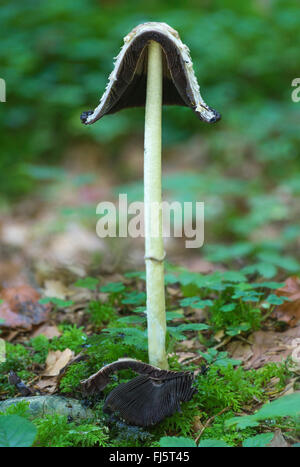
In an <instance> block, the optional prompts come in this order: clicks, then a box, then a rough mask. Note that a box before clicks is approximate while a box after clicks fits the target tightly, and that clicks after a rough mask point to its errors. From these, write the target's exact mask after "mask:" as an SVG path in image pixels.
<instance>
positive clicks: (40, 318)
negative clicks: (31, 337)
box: [0, 284, 51, 329]
mask: <svg viewBox="0 0 300 467" xmlns="http://www.w3.org/2000/svg"><path fill="white" fill-rule="evenodd" d="M1 298H2V300H4V302H3V303H2V304H1V305H0V319H1V320H4V322H2V323H0V326H2V327H5V328H23V329H31V328H32V326H33V325H37V324H40V323H43V322H44V321H46V320H47V318H48V316H49V312H50V310H51V305H49V304H47V305H42V304H40V303H39V302H38V300H39V299H40V294H39V293H38V292H37V291H36V290H35V289H33V288H32V287H30V286H29V285H26V284H24V285H20V286H16V287H10V288H7V289H4V290H3V291H2V293H1Z"/></svg>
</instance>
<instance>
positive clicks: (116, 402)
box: [81, 358, 196, 426]
mask: <svg viewBox="0 0 300 467" xmlns="http://www.w3.org/2000/svg"><path fill="white" fill-rule="evenodd" d="M124 369H131V370H133V371H134V372H136V373H139V375H140V376H137V377H136V378H133V379H132V380H130V381H129V382H127V383H122V384H120V385H119V386H118V387H117V388H115V389H113V391H111V392H110V393H109V395H108V396H107V399H106V401H105V405H104V408H105V410H106V411H112V412H116V413H117V414H118V415H119V417H120V418H121V419H123V420H124V421H125V422H126V423H128V424H131V425H137V426H150V425H155V424H156V423H159V422H160V421H162V420H163V419H164V418H165V417H169V416H170V415H172V414H173V413H175V412H176V411H177V410H180V403H181V402H186V401H189V400H190V399H191V398H192V397H193V394H194V393H195V392H196V390H195V389H194V388H193V387H192V386H193V381H194V375H193V373H191V372H184V371H170V370H161V369H160V368H157V367H154V366H152V365H149V364H148V363H144V362H141V361H139V360H133V359H130V358H124V359H120V360H117V361H116V362H113V363H110V364H108V365H105V366H104V367H103V368H101V369H100V370H99V371H98V372H97V373H95V374H94V375H91V376H90V377H89V378H87V379H86V380H84V381H82V382H81V387H82V390H83V392H84V394H85V395H87V396H91V395H94V394H97V393H99V392H100V391H102V390H103V389H104V388H105V387H106V386H107V384H109V382H110V375H111V374H112V373H115V372H116V371H120V370H124Z"/></svg>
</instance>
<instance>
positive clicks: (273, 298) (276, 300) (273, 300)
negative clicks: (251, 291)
mask: <svg viewBox="0 0 300 467" xmlns="http://www.w3.org/2000/svg"><path fill="white" fill-rule="evenodd" d="M285 301H290V299H289V298H288V297H283V296H282V295H281V296H280V297H279V296H278V295H275V294H270V295H269V296H268V297H267V298H266V302H268V303H269V304H270V305H282V303H284V302H285Z"/></svg>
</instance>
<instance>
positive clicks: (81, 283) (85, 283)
mask: <svg viewBox="0 0 300 467" xmlns="http://www.w3.org/2000/svg"><path fill="white" fill-rule="evenodd" d="M98 284H99V279H96V278H94V277H85V278H84V279H79V280H78V281H77V282H75V284H74V285H75V287H83V288H84V289H89V290H96V288H97V285H98Z"/></svg>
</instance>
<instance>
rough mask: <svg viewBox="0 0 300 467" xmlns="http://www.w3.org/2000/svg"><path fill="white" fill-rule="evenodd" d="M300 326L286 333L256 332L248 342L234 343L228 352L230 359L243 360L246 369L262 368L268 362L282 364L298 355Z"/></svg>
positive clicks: (230, 345) (229, 346)
mask: <svg viewBox="0 0 300 467" xmlns="http://www.w3.org/2000/svg"><path fill="white" fill-rule="evenodd" d="M299 337H300V326H298V327H296V328H291V329H288V330H287V331H285V332H274V331H256V332H254V333H253V334H252V335H251V336H249V338H248V341H249V343H247V342H241V341H233V342H231V343H230V344H229V345H228V347H227V350H228V352H229V355H230V357H232V358H236V359H239V360H242V361H243V363H244V368H246V369H249V368H255V369H257V368H260V367H261V366H263V365H265V364H266V363H268V362H281V361H282V360H284V359H286V358H287V357H288V356H289V355H293V353H294V354H296V350H297V347H296V343H297V340H296V339H297V338H299Z"/></svg>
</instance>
